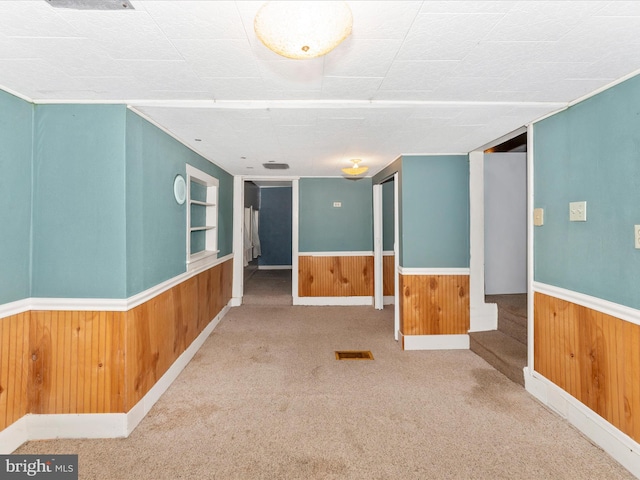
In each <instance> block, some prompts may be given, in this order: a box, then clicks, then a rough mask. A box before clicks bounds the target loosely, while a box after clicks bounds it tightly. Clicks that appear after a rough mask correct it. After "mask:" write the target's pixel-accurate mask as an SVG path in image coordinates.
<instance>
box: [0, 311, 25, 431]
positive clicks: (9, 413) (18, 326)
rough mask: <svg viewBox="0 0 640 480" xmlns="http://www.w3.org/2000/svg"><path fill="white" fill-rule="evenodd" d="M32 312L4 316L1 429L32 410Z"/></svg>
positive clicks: (0, 326) (0, 344)
mask: <svg viewBox="0 0 640 480" xmlns="http://www.w3.org/2000/svg"><path fill="white" fill-rule="evenodd" d="M30 318H31V312H24V313H19V314H17V315H11V316H9V317H5V318H2V319H0V430H3V429H4V428H6V427H8V426H9V425H11V424H12V423H14V422H16V421H17V420H19V419H20V418H22V417H23V416H24V415H26V414H27V413H29V410H28V408H29V402H28V397H27V382H28V375H29V358H30V355H29V327H30V323H29V320H30Z"/></svg>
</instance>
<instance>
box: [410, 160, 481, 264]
mask: <svg viewBox="0 0 640 480" xmlns="http://www.w3.org/2000/svg"><path fill="white" fill-rule="evenodd" d="M401 194H402V210H401V217H402V225H403V229H402V232H401V235H402V236H401V240H400V243H401V249H400V265H401V266H402V267H407V268H467V267H469V160H468V156H467V155H439V156H407V157H402V192H401Z"/></svg>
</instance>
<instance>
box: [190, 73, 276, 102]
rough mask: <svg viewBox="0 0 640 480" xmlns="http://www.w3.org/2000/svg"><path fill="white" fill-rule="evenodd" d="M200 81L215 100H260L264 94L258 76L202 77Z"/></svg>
mask: <svg viewBox="0 0 640 480" xmlns="http://www.w3.org/2000/svg"><path fill="white" fill-rule="evenodd" d="M202 81H203V82H204V84H205V85H206V86H207V90H208V91H210V92H211V94H212V97H213V98H215V99H216V100H260V99H263V98H264V96H265V86H264V82H263V80H262V78H260V77H233V78H203V79H202Z"/></svg>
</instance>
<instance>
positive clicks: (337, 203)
mask: <svg viewBox="0 0 640 480" xmlns="http://www.w3.org/2000/svg"><path fill="white" fill-rule="evenodd" d="M333 206H334V207H335V208H341V207H342V202H333Z"/></svg>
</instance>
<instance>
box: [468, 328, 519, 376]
mask: <svg viewBox="0 0 640 480" xmlns="http://www.w3.org/2000/svg"><path fill="white" fill-rule="evenodd" d="M469 337H470V348H471V351H472V352H474V353H475V354H476V355H478V356H480V357H481V358H483V359H484V360H485V361H486V362H487V363H489V364H490V365H491V366H492V367H494V368H495V369H496V370H498V371H499V372H500V373H502V374H503V375H505V376H506V377H507V378H508V379H509V380H511V381H512V382H515V383H517V384H519V385H522V386H523V387H524V373H523V371H522V369H523V368H524V367H525V366H526V365H527V346H526V345H524V344H522V343H520V342H519V341H517V340H515V339H513V338H511V337H510V336H508V335H506V334H505V333H503V332H501V331H499V330H493V331H490V332H474V333H470V334H469Z"/></svg>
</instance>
